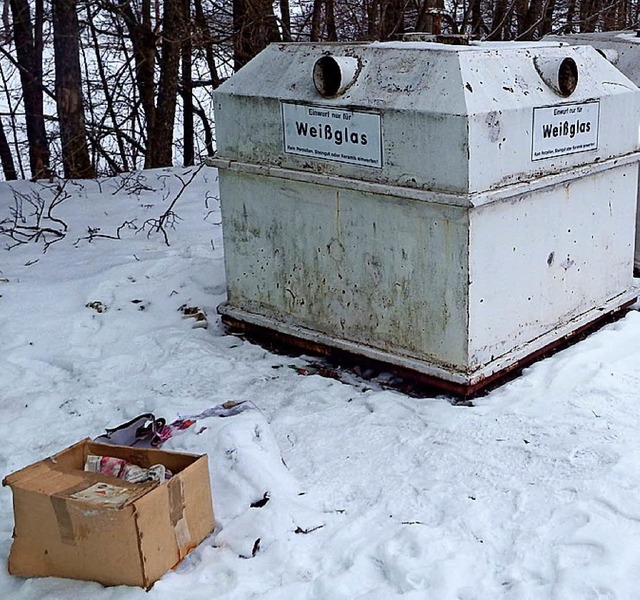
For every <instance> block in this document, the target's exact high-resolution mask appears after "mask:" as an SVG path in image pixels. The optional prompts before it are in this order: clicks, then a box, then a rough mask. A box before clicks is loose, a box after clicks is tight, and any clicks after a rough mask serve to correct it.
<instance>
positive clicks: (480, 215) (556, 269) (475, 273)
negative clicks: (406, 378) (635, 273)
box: [212, 42, 640, 394]
mask: <svg viewBox="0 0 640 600" xmlns="http://www.w3.org/2000/svg"><path fill="white" fill-rule="evenodd" d="M639 108H640V90H638V88H637V87H636V86H635V85H634V84H633V83H632V82H631V81H630V80H629V79H627V78H626V77H625V76H624V75H623V74H622V73H620V72H619V71H618V70H617V69H616V68H615V67H614V66H612V65H611V64H610V63H609V62H608V61H607V60H606V59H605V58H604V57H603V56H601V55H600V54H599V53H598V52H596V51H595V50H594V49H593V48H591V47H589V46H569V45H565V44H562V43H558V42H546V43H540V42H537V43H513V42H512V43H480V42H478V43H471V44H467V45H463V44H461V45H449V44H440V43H433V42H388V43H364V44H362V43H358V44H342V43H337V44H336V43H334V44H317V43H292V44H272V45H270V46H269V47H268V48H266V49H265V50H264V51H263V52H262V53H260V54H259V55H258V56H257V57H256V58H254V59H253V60H252V61H251V62H249V63H248V64H247V65H246V66H244V67H243V68H242V69H241V70H240V71H239V72H238V73H236V74H235V75H234V76H233V77H231V78H230V79H229V80H227V81H226V82H225V83H224V84H223V85H222V86H220V87H219V88H218V90H217V91H216V98H215V122H216V135H217V156H216V158H215V159H214V160H213V161H212V163H213V164H214V165H215V166H217V167H218V169H219V183H220V200H221V207H222V220H223V221H222V223H223V238H224V250H225V269H226V277H227V301H226V302H225V303H223V304H222V305H221V306H220V307H219V308H218V310H219V312H220V313H221V315H222V318H223V321H225V322H226V323H227V324H229V325H231V326H235V327H239V328H241V329H244V330H247V331H251V330H254V331H256V332H262V333H263V334H264V333H266V334H267V335H270V334H272V335H273V336H274V338H275V339H278V340H280V339H285V340H287V341H293V342H294V343H297V344H299V345H300V346H302V347H307V348H308V347H311V348H314V349H322V350H325V351H327V352H334V351H335V352H346V353H348V354H351V355H356V356H359V357H365V358H368V359H371V360H373V361H379V362H382V363H386V364H387V365H390V366H391V367H393V368H396V369H399V370H400V371H402V372H405V371H408V372H410V373H412V374H414V375H415V376H416V377H417V378H418V379H420V380H421V381H426V382H429V383H435V384H436V385H439V386H440V387H442V388H444V389H445V390H449V391H452V392H454V393H457V394H470V393H475V392H477V391H478V390H480V389H481V388H482V387H484V386H486V385H488V384H489V383H491V382H492V381H493V380H494V379H496V378H498V377H500V376H502V375H504V374H505V373H507V372H508V371H509V370H512V369H515V368H516V367H518V366H520V365H522V364H524V363H526V362H530V361H532V360H533V359H534V358H535V357H537V356H539V355H540V353H541V352H543V351H546V350H547V349H549V348H551V347H553V346H554V345H557V344H558V343H559V342H560V341H563V340H565V339H566V338H567V337H569V336H571V335H572V334H575V333H576V332H578V331H582V330H583V329H584V328H586V327H589V326H594V324H595V323H596V322H599V321H600V320H601V319H602V318H603V317H605V316H607V315H610V314H612V313H616V312H619V311H621V310H622V309H623V308H624V307H626V306H628V305H629V304H630V303H632V302H633V301H634V300H635V299H636V298H637V296H638V291H637V290H636V288H635V287H634V285H633V278H632V268H631V265H632V262H633V252H634V223H635V211H636V195H637V187H638V122H639V117H638V115H639V110H638V109H639Z"/></svg>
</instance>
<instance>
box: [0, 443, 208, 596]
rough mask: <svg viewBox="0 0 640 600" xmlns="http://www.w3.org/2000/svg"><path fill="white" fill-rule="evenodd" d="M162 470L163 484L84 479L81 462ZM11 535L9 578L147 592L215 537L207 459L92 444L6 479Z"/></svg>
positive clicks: (86, 474) (89, 476) (101, 477)
mask: <svg viewBox="0 0 640 600" xmlns="http://www.w3.org/2000/svg"><path fill="white" fill-rule="evenodd" d="M89 454H97V455H102V456H114V457H117V458H124V459H125V460H127V461H128V462H131V463H133V464H137V465H139V466H141V467H150V466H151V465H154V464H163V465H165V466H166V467H167V469H169V470H170V471H171V472H172V473H173V477H172V478H171V479H169V480H168V481H166V482H164V483H157V482H152V483H129V482H126V481H122V480H120V479H116V478H115V477H111V476H109V475H103V474H100V473H91V472H86V471H84V470H83V469H84V463H85V460H86V457H87V455H89ZM2 483H3V485H8V486H9V487H11V490H12V492H13V507H14V521H15V528H14V533H13V537H14V540H13V544H12V546H11V553H10V555H9V572H10V573H11V574H13V575H20V576H23V577H32V576H56V577H71V578H73V579H89V580H94V581H98V582H100V583H102V584H104V585H135V586H141V587H144V588H147V589H148V588H150V587H151V586H152V585H153V583H154V582H155V581H156V580H157V579H159V578H160V577H161V576H162V575H163V574H164V573H165V572H166V571H167V570H169V569H171V568H172V567H174V566H175V565H177V564H178V563H179V562H180V561H181V560H182V559H183V558H184V556H185V555H186V554H187V553H188V552H189V551H190V550H191V549H193V548H195V547H196V546H197V545H198V544H199V543H200V542H201V541H202V540H203V539H204V538H205V537H206V536H207V535H209V533H211V532H212V531H213V528H214V521H213V508H212V503H211V486H210V483H209V469H208V463H207V456H206V455H202V456H196V455H191V454H182V453H178V452H166V451H164V450H157V449H147V448H130V447H127V446H111V445H105V444H98V443H95V442H92V441H91V440H89V439H86V440H83V441H81V442H78V443H77V444H74V445H73V446H70V447H69V448H67V449H66V450H63V451H62V452H59V453H58V454H55V455H53V456H51V457H49V458H46V459H44V460H41V461H40V462H37V463H34V464H32V465H30V466H28V467H25V468H24V469H21V470H19V471H16V472H15V473H12V474H11V475H8V476H7V477H5V479H4V480H3V482H2Z"/></svg>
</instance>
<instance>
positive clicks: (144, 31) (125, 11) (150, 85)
mask: <svg viewBox="0 0 640 600" xmlns="http://www.w3.org/2000/svg"><path fill="white" fill-rule="evenodd" d="M112 10H116V11H117V12H119V13H120V15H121V16H122V18H123V20H124V22H125V25H126V26H127V31H128V32H129V39H130V40H131V47H132V48H133V57H134V61H135V65H136V78H135V79H136V86H137V87H138V92H139V93H140V101H141V102H142V110H143V111H144V116H145V121H146V131H147V143H148V140H149V137H150V136H151V131H152V130H153V128H154V125H155V121H156V106H155V102H154V77H155V66H156V39H157V35H156V32H155V30H154V29H153V27H152V23H151V2H150V0H142V2H141V19H140V20H138V18H137V17H136V15H135V14H134V12H133V9H132V8H131V4H130V0H125V1H124V2H122V3H121V4H119V5H115V4H114V5H112Z"/></svg>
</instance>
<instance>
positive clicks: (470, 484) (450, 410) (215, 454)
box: [0, 168, 640, 600]
mask: <svg viewBox="0 0 640 600" xmlns="http://www.w3.org/2000/svg"><path fill="white" fill-rule="evenodd" d="M193 173H194V170H189V169H186V170H185V169H180V170H163V171H155V172H148V173H144V174H140V175H136V176H134V177H130V178H129V179H127V178H116V179H112V180H105V181H102V182H100V183H96V182H85V183H82V184H73V183H69V184H67V185H66V187H65V190H66V191H68V192H69V193H70V194H71V197H69V198H68V199H66V200H64V201H63V202H62V203H60V204H59V205H58V206H57V207H56V208H55V209H54V211H53V216H55V217H56V218H58V219H60V220H62V221H64V222H65V223H66V224H67V225H68V230H67V231H66V235H65V237H64V239H61V240H60V241H58V242H56V243H54V244H52V245H51V246H49V248H48V250H47V252H46V253H44V254H43V252H42V248H43V245H42V243H30V244H25V245H21V246H18V247H15V248H13V249H12V250H10V251H7V250H5V247H6V244H7V243H8V242H9V241H10V240H9V239H7V238H2V239H0V244H1V247H0V475H6V474H8V473H10V472H12V471H14V470H16V469H18V468H21V467H23V466H25V465H27V464H30V463H32V462H35V461H37V460H39V459H41V458H44V457H45V456H47V455H50V454H52V453H54V452H56V451H58V450H61V449H62V448H64V447H66V446H67V445H69V444H72V443H74V442H76V441H78V440H79V439H82V438H84V437H87V436H90V437H95V436H96V435H98V434H100V433H102V431H103V430H104V428H105V427H107V426H109V425H115V424H118V423H120V422H123V421H125V420H127V419H129V418H131V417H134V416H135V415H137V414H138V413H141V412H144V411H153V412H155V413H156V415H162V416H164V417H166V418H167V419H168V420H169V421H172V420H174V419H176V418H177V417H179V416H185V415H191V414H195V413H199V412H201V411H203V410H205V409H206V408H209V407H212V406H215V405H218V404H220V403H222V402H226V401H230V400H234V401H240V400H248V401H250V402H251V403H252V408H251V409H250V410H247V411H245V412H242V413H240V414H238V415H235V416H232V417H227V418H220V417H211V418H207V419H203V420H201V421H199V422H198V425H197V426H194V427H191V428H190V429H188V430H186V431H184V432H181V433H179V434H177V435H176V436H174V437H173V438H171V439H170V440H169V441H168V442H167V443H166V444H165V446H164V447H165V448H167V449H175V450H183V451H188V452H195V453H205V452H206V453H207V454H208V455H209V461H210V468H211V478H212V496H213V502H214V511H215V516H216V524H217V526H216V530H215V532H214V533H213V535H211V536H210V537H209V538H207V539H206V540H205V541H204V542H203V543H202V544H201V545H200V546H199V547H198V548H197V549H196V550H195V551H194V552H192V553H191V554H190V555H189V556H188V557H187V559H186V560H185V561H184V562H183V563H182V564H181V565H180V566H179V567H178V568H177V569H175V570H174V571H171V572H169V573H168V574H167V575H165V576H164V577H163V578H162V579H161V580H160V581H158V582H157V583H156V584H155V586H154V587H153V588H152V589H151V591H150V592H148V593H147V592H144V591H143V590H141V589H137V588H127V587H118V588H103V587H102V586H100V585H98V584H96V583H92V582H83V581H71V580H63V579H55V578H46V579H21V578H17V577H12V576H10V575H9V574H8V573H7V571H6V567H4V566H3V567H1V568H0V597H2V598H11V599H20V600H40V599H44V598H47V599H69V598H74V599H75V598H78V599H85V598H92V599H114V600H124V599H132V598H149V599H150V600H151V599H162V598H167V599H172V600H173V599H180V598H185V599H186V598H189V599H210V598H226V599H231V598H237V599H245V598H265V599H269V600H271V599H278V600H290V599H296V600H297V599H309V600H310V599H317V600H332V599H352V598H366V599H379V600H387V599H389V598H395V597H406V598H413V599H419V600H424V599H434V600H448V599H459V600H472V599H478V600H484V599H487V600H488V599H491V600H493V599H496V598H505V599H506V598H509V599H514V600H526V599H532V600H534V599H535V600H538V599H546V598H558V599H571V600H582V599H585V600H586V599H595V598H607V599H613V598H617V599H633V598H639V597H640V544H638V540H639V539H640V435H639V432H640V343H639V342H640V314H639V313H638V312H637V311H631V312H629V313H628V314H627V315H626V316H625V317H624V318H623V319H621V320H620V321H618V322H616V323H614V324H612V325H609V326H607V327H605V328H604V329H602V330H600V331H599V332H597V333H595V334H593V335H591V336H589V337H588V338H587V339H585V340H584V341H581V342H580V343H578V344H576V345H574V346H573V347H571V348H569V349H568V350H565V351H563V352H561V353H559V354H557V355H555V356H554V357H552V358H550V359H547V360H544V361H542V362H539V363H537V364H535V365H534V366H532V367H531V368H529V369H526V370H525V372H524V373H523V375H522V376H521V377H519V378H518V379H516V380H514V381H512V382H511V383H508V384H506V385H504V386H503V387H501V388H499V389H497V390H495V391H493V392H491V393H490V394H488V395H486V396H485V397H482V398H480V399H478V400H476V401H475V403H474V404H475V405H474V406H473V407H463V406H454V405H452V403H451V402H450V399H448V398H446V397H444V396H441V397H433V398H424V399H417V398H412V397H409V396H406V395H404V394H402V393H400V392H397V391H389V390H384V389H381V388H380V387H379V386H376V385H368V384H367V383H366V382H364V383H363V382H358V381H355V382H354V383H353V384H351V385H349V384H346V383H341V382H340V381H336V380H334V379H329V378H324V377H322V376H320V375H319V374H309V372H308V371H305V370H304V369H300V368H295V367H304V366H305V365H306V364H307V362H308V361H307V360H306V359H305V358H304V357H298V358H291V357H287V356H281V355H275V354H272V353H270V352H267V351H266V350H264V349H263V348H261V347H259V346H256V345H252V344H250V343H248V342H246V341H243V340H242V339H240V338H238V337H233V336H229V335H225V333H224V331H223V329H222V327H221V325H220V322H219V319H218V317H217V314H216V306H217V305H218V304H219V303H220V302H221V301H223V299H224V295H225V279H224V268H223V250H222V239H221V226H220V211H219V203H218V201H217V199H216V195H217V183H216V171H215V170H214V169H209V168H206V169H202V170H201V171H200V172H199V173H198V174H197V175H196V178H195V179H194V181H193V182H192V183H191V184H190V185H189V186H188V188H187V191H186V192H185V193H184V194H183V195H182V196H181V197H180V199H179V200H178V202H177V204H176V206H175V212H176V214H177V216H178V217H179V219H178V220H177V221H176V222H175V228H173V229H169V230H168V239H169V242H170V245H169V246H167V245H166V244H165V243H164V238H163V236H162V235H161V234H152V235H150V236H147V234H146V232H145V231H138V232H136V230H135V228H134V227H140V226H141V225H142V224H143V222H144V221H145V220H146V219H154V218H157V217H158V216H159V215H160V214H162V212H163V211H164V210H165V209H166V208H167V207H168V205H169V203H170V202H171V200H172V199H173V198H174V197H175V194H176V193H177V192H178V191H179V190H180V188H181V187H182V184H181V181H180V178H181V179H182V180H183V181H185V182H186V181H187V180H188V179H189V178H190V177H191V175H192V174H193ZM13 190H17V191H18V192H20V193H22V194H32V196H31V198H32V199H35V198H36V197H37V195H39V196H40V197H41V198H43V199H47V198H51V196H52V193H53V192H52V189H51V186H49V185H45V186H42V185H41V184H32V183H28V182H19V183H14V184H6V183H2V184H0V220H2V218H4V217H6V216H8V214H9V210H10V208H11V207H12V206H13V205H14V194H13ZM36 193H37V194H36ZM133 220H135V223H134V224H133V226H131V227H124V228H122V229H121V231H120V237H121V239H109V238H95V239H93V240H92V241H90V240H89V239H88V237H89V228H92V229H94V230H95V228H100V231H99V232H96V231H94V234H95V233H98V234H101V235H107V236H110V235H114V234H115V233H116V230H117V229H118V226H120V225H121V224H122V223H123V222H124V221H133ZM48 224H49V225H51V226H52V227H55V228H57V229H59V228H61V227H62V225H61V223H57V222H55V221H50V222H49V223H48ZM146 230H147V231H149V228H148V227H147V228H146ZM183 305H187V306H192V307H198V308H200V309H202V310H203V311H205V312H206V314H207V315H208V321H209V327H208V328H207V329H204V328H200V327H193V325H194V324H196V322H195V321H194V320H193V319H189V318H184V317H183V314H182V312H180V310H179V308H180V307H181V306H183ZM103 308H104V310H103ZM97 309H100V310H102V312H98V310H97ZM292 367H293V368H292ZM310 372H311V373H313V370H311V371H310ZM203 428H204V429H203ZM265 493H267V494H268V497H269V500H268V502H267V503H266V504H264V506H262V507H261V508H254V507H251V504H252V503H254V502H256V501H258V500H260V499H261V498H263V497H264V495H265ZM11 502H12V499H11V491H10V490H9V489H8V488H3V489H1V490H0V563H2V565H6V561H7V557H8V554H9V548H10V545H11V533H12V527H13V518H12V503H11ZM258 539H259V540H260V542H259V549H257V551H256V552H255V555H254V556H253V557H252V554H253V553H254V549H256V548H257V546H256V540H258Z"/></svg>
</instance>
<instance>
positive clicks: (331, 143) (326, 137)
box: [281, 102, 382, 169]
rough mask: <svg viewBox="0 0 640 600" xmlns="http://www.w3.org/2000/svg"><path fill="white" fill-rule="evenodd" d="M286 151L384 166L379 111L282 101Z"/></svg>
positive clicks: (358, 163) (353, 162)
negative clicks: (369, 111) (370, 111)
mask: <svg viewBox="0 0 640 600" xmlns="http://www.w3.org/2000/svg"><path fill="white" fill-rule="evenodd" d="M281 107H282V131H283V141H284V151H285V152H286V153H288V154H299V155H301V156H309V157H312V158H320V159H325V160H334V161H337V162H345V163H351V164H354V165H361V166H365V167H377V168H379V169H380V168H382V120H381V118H380V115H379V114H375V113H368V112H362V111H356V110H344V109H341V108H331V107H327V106H318V105H311V104H294V103H289V102H282V103H281Z"/></svg>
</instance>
